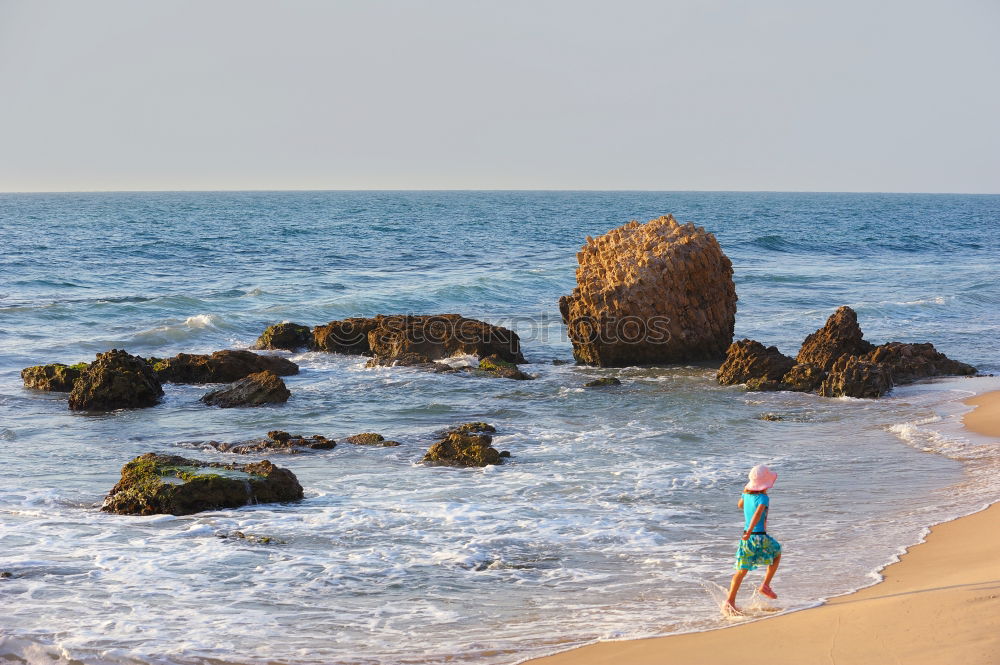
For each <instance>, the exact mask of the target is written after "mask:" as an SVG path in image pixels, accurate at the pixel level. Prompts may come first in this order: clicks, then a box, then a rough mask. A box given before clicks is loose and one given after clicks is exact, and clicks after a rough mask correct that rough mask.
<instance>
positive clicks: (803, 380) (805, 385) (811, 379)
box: [781, 363, 826, 393]
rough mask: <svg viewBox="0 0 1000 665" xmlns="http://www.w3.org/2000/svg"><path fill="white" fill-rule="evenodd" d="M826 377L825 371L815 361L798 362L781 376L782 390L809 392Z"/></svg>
mask: <svg viewBox="0 0 1000 665" xmlns="http://www.w3.org/2000/svg"><path fill="white" fill-rule="evenodd" d="M825 378H826V372H824V371H823V368H822V367H820V366H819V365H817V364H815V363H798V364H797V365H795V366H794V367H792V368H791V369H790V370H788V372H787V373H786V374H785V375H784V376H783V377H781V383H782V386H783V388H782V390H794V391H797V392H804V393H807V392H811V391H813V390H818V389H819V387H820V385H821V384H822V383H823V379H825Z"/></svg>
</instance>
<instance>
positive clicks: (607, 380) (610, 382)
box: [583, 376, 622, 388]
mask: <svg viewBox="0 0 1000 665" xmlns="http://www.w3.org/2000/svg"><path fill="white" fill-rule="evenodd" d="M621 384H622V382H621V380H620V379H616V378H615V377H613V376H605V377H603V378H600V379H594V380H593V381H587V382H586V383H585V384H583V387H584V388H601V387H603V386H620V385H621Z"/></svg>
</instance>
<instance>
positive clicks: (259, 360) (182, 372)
mask: <svg viewBox="0 0 1000 665" xmlns="http://www.w3.org/2000/svg"><path fill="white" fill-rule="evenodd" d="M149 361H150V364H152V366H153V370H154V371H155V372H156V375H157V376H158V377H159V379H160V381H163V382H170V383H194V384H201V383H232V382H233V381H239V380H240V379H242V378H244V377H247V376H250V375H251V374H255V373H257V372H263V371H265V370H266V371H270V372H274V373H275V374H277V375H278V376H290V375H292V374H298V372H299V366H298V365H296V364H295V363H293V362H292V361H291V360H288V359H287V358H281V357H279V356H269V355H263V354H260V353H253V352H252V351H242V350H231V349H226V350H224V351H216V352H214V353H212V354H210V355H201V354H191V353H179V354H177V355H176V356H174V357H173V358H165V359H162V358H150V359H149Z"/></svg>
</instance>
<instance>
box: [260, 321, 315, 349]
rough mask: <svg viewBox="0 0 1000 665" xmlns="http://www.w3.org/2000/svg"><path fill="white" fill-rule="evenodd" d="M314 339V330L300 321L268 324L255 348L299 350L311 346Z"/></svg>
mask: <svg viewBox="0 0 1000 665" xmlns="http://www.w3.org/2000/svg"><path fill="white" fill-rule="evenodd" d="M312 339H313V336H312V330H310V329H309V326H303V325H299V324H298V323H287V322H285V323H276V324H275V325H273V326H268V327H267V328H266V329H265V330H264V332H263V333H261V335H260V337H258V338H257V343H256V344H254V345H253V348H255V349H280V350H284V351H297V350H298V349H308V348H310V347H311V346H312Z"/></svg>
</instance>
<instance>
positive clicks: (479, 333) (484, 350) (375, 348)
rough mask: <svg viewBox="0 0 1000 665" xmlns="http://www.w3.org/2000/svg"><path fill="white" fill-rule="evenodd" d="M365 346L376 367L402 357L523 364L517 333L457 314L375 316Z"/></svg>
mask: <svg viewBox="0 0 1000 665" xmlns="http://www.w3.org/2000/svg"><path fill="white" fill-rule="evenodd" d="M376 321H377V325H376V326H375V327H374V328H373V329H372V330H371V331H370V332H369V333H368V343H369V347H370V348H371V351H372V353H373V354H374V355H375V356H376V358H379V359H381V361H380V363H379V364H391V363H392V361H394V360H395V359H398V358H400V357H403V356H404V355H405V354H417V355H419V356H423V357H425V358H427V359H428V360H429V361H434V360H443V359H445V358H450V357H452V356H457V355H471V356H475V357H476V358H480V359H482V358H486V357H488V356H492V355H497V356H498V357H499V358H500V359H501V360H503V361H505V362H508V363H513V364H517V363H523V362H525V360H524V356H523V355H522V354H521V342H520V339H519V338H518V336H517V333H515V332H513V331H512V330H508V329H507V328H503V327H501V326H493V325H490V324H488V323H484V322H483V321H478V320H476V319H467V318H465V317H463V316H460V315H458V314H438V315H434V316H413V315H402V316H378V317H376Z"/></svg>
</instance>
